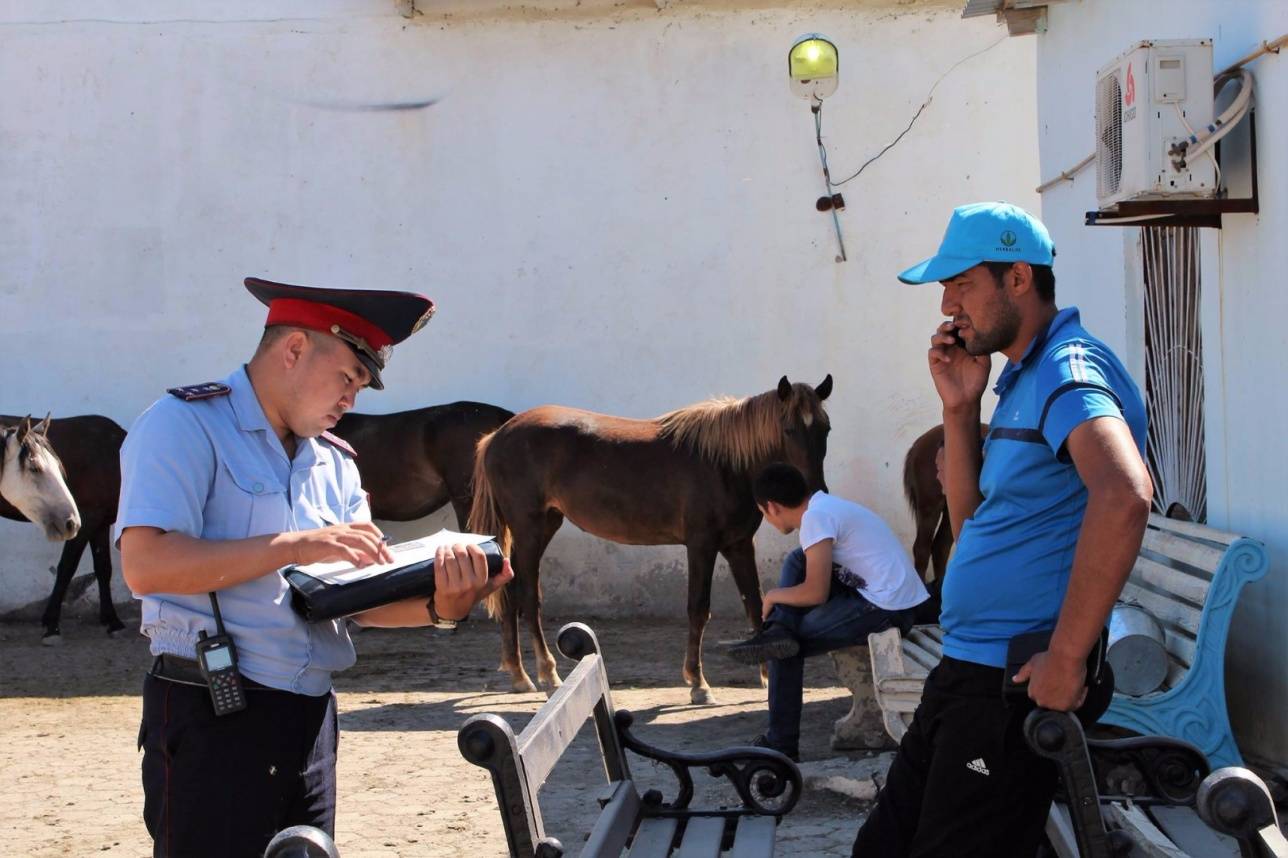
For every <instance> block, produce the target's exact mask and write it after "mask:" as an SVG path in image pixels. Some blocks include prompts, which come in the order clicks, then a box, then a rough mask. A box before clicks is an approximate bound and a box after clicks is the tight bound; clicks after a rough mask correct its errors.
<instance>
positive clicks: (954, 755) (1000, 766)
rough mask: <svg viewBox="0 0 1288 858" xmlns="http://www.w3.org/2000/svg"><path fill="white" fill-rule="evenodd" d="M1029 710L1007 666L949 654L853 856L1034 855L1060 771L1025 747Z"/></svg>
mask: <svg viewBox="0 0 1288 858" xmlns="http://www.w3.org/2000/svg"><path fill="white" fill-rule="evenodd" d="M1030 711H1032V706H1031V705H1025V703H1024V702H1021V703H1016V704H1012V703H1008V702H1006V701H1004V700H1003V698H1002V669H1001V668H997V667H987V666H985V665H980V664H974V663H971V662H966V661H960V660H958V659H954V658H949V657H948V656H944V658H943V659H942V660H941V661H940V662H939V664H938V665H937V666H936V667H935V668H934V670H932V671H931V672H930V676H929V677H927V679H926V686H925V692H924V693H923V695H922V698H921V704H920V705H919V706H918V707H917V711H916V713H915V714H914V716H913V720H912V724H911V726H910V727H909V728H908V732H907V733H905V734H904V737H903V741H902V742H901V743H900V744H899V751H898V753H897V754H896V755H895V760H894V763H893V764H892V765H891V766H890V771H889V773H888V774H887V776H886V784H885V787H884V788H883V789H882V790H881V793H880V795H878V796H877V803H876V806H875V807H874V808H873V809H872V812H871V813H870V814H869V815H868V818H867V821H866V822H865V823H864V825H863V827H862V828H861V829H860V830H859V834H858V837H857V838H856V839H855V841H854V851H853V853H852V854H853V856H854V858H1034V855H1035V854H1036V852H1037V849H1038V846H1039V844H1040V843H1041V842H1042V835H1043V828H1044V826H1045V823H1046V817H1047V812H1048V810H1049V808H1050V806H1051V798H1052V796H1053V795H1054V793H1055V787H1056V767H1055V764H1054V763H1052V762H1051V761H1050V760H1044V759H1042V758H1041V757H1039V756H1037V755H1036V754H1034V753H1033V752H1032V751H1031V750H1029V747H1028V745H1027V744H1026V743H1025V741H1024V735H1023V724H1024V718H1025V716H1026V715H1028V713H1029V712H1030Z"/></svg>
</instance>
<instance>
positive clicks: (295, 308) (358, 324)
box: [264, 298, 394, 351]
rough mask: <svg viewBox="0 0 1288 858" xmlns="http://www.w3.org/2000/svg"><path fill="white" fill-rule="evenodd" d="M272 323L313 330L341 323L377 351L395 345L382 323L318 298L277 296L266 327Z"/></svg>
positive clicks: (343, 327) (324, 330) (325, 329)
mask: <svg viewBox="0 0 1288 858" xmlns="http://www.w3.org/2000/svg"><path fill="white" fill-rule="evenodd" d="M272 325H293V326H295V327H297V328H308V329H309V330H311V331H323V332H325V333H328V334H329V333H331V326H332V325H339V326H340V328H341V329H343V330H344V331H346V332H348V333H350V334H353V335H354V336H356V337H362V338H363V339H364V340H366V341H367V344H368V345H370V346H371V347H372V348H373V349H375V350H376V351H379V350H380V349H382V348H384V347H385V346H389V345H393V342H394V341H393V339H392V338H391V337H390V336H389V335H388V334H386V333H385V332H384V330H382V329H381V328H380V326H378V325H374V324H372V323H371V322H368V321H367V320H366V319H364V318H362V317H361V316H359V315H357V314H356V313H350V312H349V311H348V310H341V309H340V308H339V307H333V306H331V305H330V304H320V303H318V302H317V301H304V300H302V299H300V298H274V299H273V302H272V303H271V304H269V305H268V321H267V322H265V323H264V327H266V328H267V327H270V326H272Z"/></svg>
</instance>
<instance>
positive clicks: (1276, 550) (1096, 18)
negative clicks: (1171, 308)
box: [1037, 0, 1288, 763]
mask: <svg viewBox="0 0 1288 858" xmlns="http://www.w3.org/2000/svg"><path fill="white" fill-rule="evenodd" d="M1048 21H1049V29H1048V31H1047V33H1046V34H1044V35H1042V36H1040V37H1039V38H1038V41H1037V45H1038V121H1039V141H1040V145H1041V164H1042V175H1043V177H1044V178H1045V177H1048V176H1055V175H1057V174H1058V173H1059V172H1060V171H1061V170H1064V169H1066V168H1068V167H1069V166H1071V165H1072V164H1074V163H1075V162H1077V161H1078V160H1080V159H1081V158H1082V157H1083V156H1084V155H1086V154H1087V153H1088V152H1090V151H1092V149H1094V147H1095V136H1094V128H1095V125H1094V118H1093V84H1094V79H1095V72H1096V70H1097V69H1098V68H1099V67H1100V66H1101V65H1103V64H1104V63H1106V62H1108V61H1109V60H1111V59H1113V57H1114V56H1116V55H1117V54H1118V53H1119V52H1121V51H1122V50H1125V49H1126V48H1127V47H1128V45H1129V44H1131V43H1132V42H1134V41H1137V40H1140V39H1146V38H1159V39H1166V38H1172V39H1175V38H1201V37H1210V38H1212V39H1213V44H1214V55H1215V64H1216V67H1217V68H1218V69H1220V68H1224V67H1225V66H1226V65H1228V64H1230V63H1232V62H1234V61H1235V60H1237V59H1239V58H1240V57H1242V56H1243V55H1245V54H1247V53H1249V52H1250V51H1252V50H1253V49H1255V48H1256V47H1258V46H1259V45H1260V43H1261V42H1262V40H1269V39H1273V38H1276V37H1278V36H1280V35H1282V34H1284V33H1285V32H1288V4H1285V3H1283V2H1282V0H1240V2H1238V3H1212V2H1203V0H1175V1H1174V2H1172V3H1169V4H1168V7H1167V13H1166V14H1165V15H1162V14H1158V7H1157V4H1150V3H1112V2H1107V0H1081V2H1074V3H1063V4H1059V5H1055V6H1051V7H1050V8H1049V11H1048ZM1250 69H1251V71H1252V73H1253V75H1254V77H1255V78H1256V104H1257V140H1258V144H1259V150H1260V163H1259V178H1260V190H1261V194H1260V196H1261V212H1260V214H1258V215H1227V216H1226V217H1225V219H1224V228H1223V229H1222V230H1221V231H1220V232H1219V233H1218V232H1216V231H1212V230H1205V231H1204V233H1205V234H1204V236H1203V241H1202V246H1201V253H1202V254H1203V257H1204V258H1203V260H1202V267H1203V283H1202V288H1203V290H1204V301H1203V336H1204V344H1203V345H1204V359H1205V361H1206V364H1207V366H1206V380H1207V412H1206V414H1207V421H1208V432H1207V458H1208V483H1209V493H1208V509H1209V521H1210V523H1211V524H1212V525H1214V526H1216V527H1222V528H1227V529H1230V530H1234V531H1237V532H1239V533H1244V534H1247V535H1250V536H1253V537H1256V538H1258V539H1261V540H1264V541H1265V543H1266V545H1267V548H1268V549H1269V551H1270V557H1271V570H1270V572H1269V574H1268V575H1267V578H1266V579H1265V580H1264V581H1262V582H1260V583H1258V584H1255V585H1253V586H1251V587H1250V588H1248V589H1247V590H1246V591H1245V593H1244V596H1243V598H1242V600H1241V602H1240V605H1239V608H1238V611H1237V613H1236V617H1235V622H1234V625H1233V628H1232V631H1231V641H1230V646H1229V649H1228V651H1227V656H1228V657H1227V660H1226V670H1227V672H1228V678H1227V683H1228V687H1229V695H1228V696H1229V698H1230V704H1231V707H1232V710H1233V711H1232V717H1233V719H1234V721H1235V731H1236V733H1237V734H1238V736H1239V740H1240V744H1241V746H1242V747H1243V748H1244V750H1245V751H1251V752H1253V753H1257V754H1260V755H1262V756H1265V757H1269V758H1271V759H1273V760H1277V761H1278V762H1280V763H1284V762H1285V761H1288V721H1285V719H1284V718H1283V717H1282V713H1283V712H1284V711H1285V710H1286V709H1288V661H1286V659H1285V653H1288V626H1285V624H1284V622H1283V617H1284V614H1285V610H1286V609H1288V509H1286V508H1285V506H1284V504H1283V502H1282V501H1281V497H1282V493H1283V486H1284V484H1285V482H1286V481H1288V457H1285V455H1284V452H1283V444H1282V441H1281V439H1280V436H1281V434H1282V431H1283V427H1284V425H1285V423H1288V397H1286V396H1285V395H1284V392H1283V385H1282V383H1281V381H1280V380H1281V379H1282V378H1284V377H1285V375H1288V355H1285V352H1284V349H1283V343H1284V334H1283V324H1282V321H1281V320H1282V319H1284V318H1285V317H1288V293H1286V292H1285V291H1284V289H1283V287H1282V284H1281V283H1280V280H1281V279H1282V272H1283V271H1284V270H1285V268H1286V267H1288V245H1286V244H1285V242H1284V236H1285V235H1286V234H1288V195H1286V193H1285V192H1286V191H1288V163H1286V162H1285V160H1284V158H1283V156H1282V153H1283V145H1282V141H1283V140H1284V139H1285V135H1288V109H1286V108H1288V58H1285V57H1283V56H1273V55H1271V56H1268V57H1265V58H1263V59H1260V60H1257V61H1256V62H1255V63H1254V64H1253V65H1251V66H1250ZM1095 207H1096V206H1095V170H1094V167H1093V168H1089V169H1088V170H1087V171H1086V172H1084V173H1082V174H1081V175H1080V176H1079V177H1078V178H1077V180H1076V181H1075V182H1073V183H1071V184H1070V183H1063V184H1061V185H1060V186H1058V187H1057V188H1055V189H1053V190H1051V191H1048V192H1047V193H1046V194H1044V195H1043V206H1042V211H1043V216H1044V218H1045V220H1046V223H1047V224H1048V226H1050V227H1051V231H1052V233H1053V234H1054V235H1055V239H1056V243H1057V245H1058V247H1059V250H1060V256H1059V259H1058V262H1057V272H1058V277H1059V282H1060V285H1059V292H1060V294H1061V299H1062V301H1063V302H1067V303H1079V304H1081V305H1082V306H1083V307H1084V308H1085V309H1086V310H1087V312H1086V313H1085V314H1084V318H1085V319H1086V320H1087V322H1088V325H1089V326H1090V327H1091V328H1092V329H1093V330H1096V331H1100V332H1105V333H1107V338H1108V339H1109V341H1110V343H1111V344H1113V345H1115V346H1117V347H1123V348H1125V349H1126V351H1127V352H1128V353H1129V354H1138V353H1139V351H1140V349H1141V343H1140V340H1141V334H1140V327H1139V325H1140V313H1141V310H1140V306H1139V302H1140V300H1141V298H1140V295H1139V293H1138V291H1137V286H1136V283H1135V282H1134V278H1135V277H1137V276H1138V275H1132V276H1127V277H1125V276H1124V274H1123V272H1124V271H1134V270H1136V269H1137V268H1138V267H1139V266H1138V263H1137V261H1136V260H1135V259H1134V258H1133V257H1134V256H1135V255H1136V254H1138V253H1139V251H1138V250H1137V248H1136V239H1137V235H1138V233H1139V231H1138V230H1136V229H1116V228H1099V227H1098V228H1094V229H1092V228H1088V227H1084V226H1082V221H1083V212H1085V211H1086V210H1088V209H1093V208H1095ZM1129 320H1130V326H1128V322H1129Z"/></svg>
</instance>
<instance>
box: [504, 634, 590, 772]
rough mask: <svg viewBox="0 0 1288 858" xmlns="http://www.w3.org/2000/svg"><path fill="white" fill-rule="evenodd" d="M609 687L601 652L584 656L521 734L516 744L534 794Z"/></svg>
mask: <svg viewBox="0 0 1288 858" xmlns="http://www.w3.org/2000/svg"><path fill="white" fill-rule="evenodd" d="M607 690H608V677H607V676H605V675H604V661H603V658H602V657H601V656H600V655H599V654H598V653H591V654H590V655H588V656H586V657H585V658H583V659H582V660H581V662H580V663H579V664H578V665H577V667H576V669H574V670H573V672H572V673H571V674H569V676H568V679H567V680H565V682H564V684H563V685H562V686H560V688H559V690H558V691H556V692H555V693H554V694H552V695H550V699H549V700H547V701H546V703H545V705H543V706H542V707H541V708H540V709H539V710H538V711H537V714H536V715H534V716H533V718H532V720H531V721H529V722H528V726H527V727H525V728H524V730H523V732H522V733H520V734H519V736H518V739H517V744H518V746H519V756H520V758H522V760H523V773H524V776H525V777H526V778H527V781H528V789H529V790H530V791H531V794H532V795H536V793H537V790H539V789H541V785H542V784H544V783H545V782H546V778H547V777H549V775H550V772H551V770H552V769H554V767H555V763H557V762H559V757H560V755H562V754H563V752H564V750H565V749H566V748H567V747H568V745H570V744H571V743H572V740H573V739H574V738H576V736H577V731H578V730H580V729H581V725H582V724H584V723H586V719H587V718H589V717H590V716H591V714H592V713H593V712H594V710H595V704H596V703H598V702H599V701H600V699H601V698H602V697H603V696H604V694H605V693H606V692H607Z"/></svg>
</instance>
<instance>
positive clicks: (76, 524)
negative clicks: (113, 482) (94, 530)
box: [0, 415, 81, 541]
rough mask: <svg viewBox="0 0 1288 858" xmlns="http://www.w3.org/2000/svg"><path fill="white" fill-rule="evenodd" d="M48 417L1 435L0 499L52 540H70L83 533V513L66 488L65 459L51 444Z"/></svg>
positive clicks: (27, 421) (23, 422)
mask: <svg viewBox="0 0 1288 858" xmlns="http://www.w3.org/2000/svg"><path fill="white" fill-rule="evenodd" d="M48 433H49V416H48V415H46V417H45V419H44V420H42V421H40V422H39V423H37V424H35V425H34V426H33V425H32V423H31V417H30V415H28V416H27V417H24V418H23V419H22V422H21V423H19V424H18V425H17V426H10V427H8V428H7V429H4V430H3V432H0V441H2V442H3V447H4V451H3V459H2V460H0V496H3V497H4V499H5V500H7V501H8V502H9V503H11V504H13V505H14V507H15V508H17V510H18V511H19V512H20V513H22V514H23V515H24V516H26V517H27V519H28V520H30V521H31V522H33V523H34V524H38V525H40V526H41V527H43V528H44V529H45V536H46V537H48V538H49V539H50V540H52V541H60V540H68V539H71V538H72V537H74V536H75V535H76V534H77V532H78V531H79V530H80V524H81V519H80V511H79V510H77V509H76V501H75V500H74V499H73V498H72V493H71V490H70V489H68V488H67V478H66V472H65V470H64V468H63V463H62V460H61V459H59V458H58V454H57V453H55V452H54V448H53V446H52V445H51V444H50V443H49V437H48Z"/></svg>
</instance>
